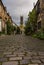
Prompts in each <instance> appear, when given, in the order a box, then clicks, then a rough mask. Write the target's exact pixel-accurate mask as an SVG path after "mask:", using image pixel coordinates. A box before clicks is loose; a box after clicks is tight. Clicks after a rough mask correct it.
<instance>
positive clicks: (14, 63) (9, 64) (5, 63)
mask: <svg viewBox="0 0 44 65" xmlns="http://www.w3.org/2000/svg"><path fill="white" fill-rule="evenodd" d="M2 65H18V62H17V61H11V62H3V63H2Z"/></svg>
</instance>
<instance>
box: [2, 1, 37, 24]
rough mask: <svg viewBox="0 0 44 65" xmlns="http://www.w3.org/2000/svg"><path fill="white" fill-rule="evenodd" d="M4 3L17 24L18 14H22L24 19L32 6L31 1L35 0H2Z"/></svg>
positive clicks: (18, 20)
mask: <svg viewBox="0 0 44 65" xmlns="http://www.w3.org/2000/svg"><path fill="white" fill-rule="evenodd" d="M2 1H3V3H4V5H5V6H6V7H7V10H8V12H9V13H10V15H11V16H12V18H13V20H14V22H16V23H17V24H19V22H20V16H21V15H23V16H24V20H26V18H27V16H28V13H29V11H31V10H32V8H33V3H34V2H35V3H36V1H37V0H2Z"/></svg>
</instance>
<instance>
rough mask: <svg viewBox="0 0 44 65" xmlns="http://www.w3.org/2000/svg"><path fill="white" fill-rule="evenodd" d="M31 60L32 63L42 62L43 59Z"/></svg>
mask: <svg viewBox="0 0 44 65" xmlns="http://www.w3.org/2000/svg"><path fill="white" fill-rule="evenodd" d="M31 62H32V63H41V61H40V60H37V59H32V60H31Z"/></svg>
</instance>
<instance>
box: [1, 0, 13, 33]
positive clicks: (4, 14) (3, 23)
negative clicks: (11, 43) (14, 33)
mask: <svg viewBox="0 0 44 65" xmlns="http://www.w3.org/2000/svg"><path fill="white" fill-rule="evenodd" d="M7 20H9V21H10V22H11V23H12V18H11V16H10V15H9V13H7V10H6V7H5V6H4V4H3V2H2V0H0V32H2V31H3V30H4V29H5V33H7V28H6V27H7V26H6V22H7Z"/></svg>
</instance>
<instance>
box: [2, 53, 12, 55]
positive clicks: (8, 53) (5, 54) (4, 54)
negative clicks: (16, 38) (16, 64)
mask: <svg viewBox="0 0 44 65" xmlns="http://www.w3.org/2000/svg"><path fill="white" fill-rule="evenodd" d="M3 54H4V55H8V54H12V52H4V53H3Z"/></svg>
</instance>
